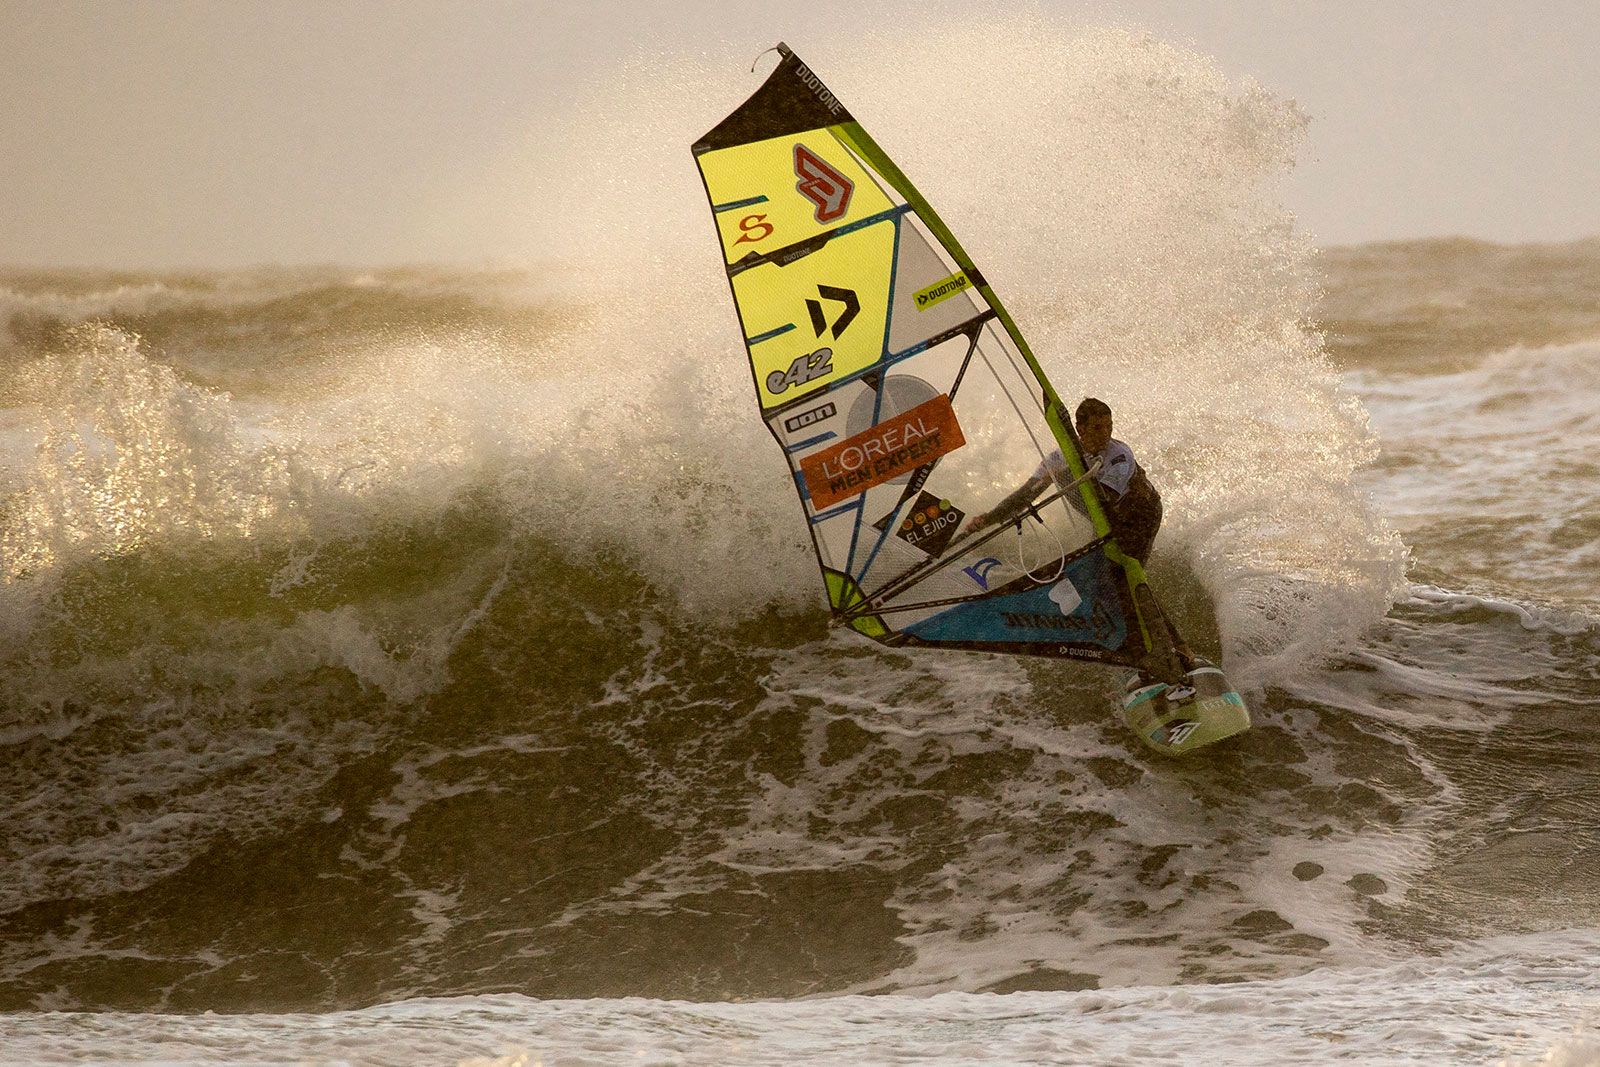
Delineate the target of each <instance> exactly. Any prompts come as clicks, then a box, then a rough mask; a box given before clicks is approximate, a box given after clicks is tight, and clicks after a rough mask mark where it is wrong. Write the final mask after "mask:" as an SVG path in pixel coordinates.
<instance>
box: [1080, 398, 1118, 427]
mask: <svg viewBox="0 0 1600 1067" xmlns="http://www.w3.org/2000/svg"><path fill="white" fill-rule="evenodd" d="M1097 415H1104V416H1105V417H1106V418H1108V419H1109V418H1110V417H1111V408H1110V407H1109V406H1107V404H1106V402H1105V401H1104V400H1096V399H1095V398H1094V397H1092V396H1086V397H1084V398H1083V403H1081V404H1079V405H1078V410H1077V411H1075V412H1073V414H1072V421H1073V422H1082V421H1084V420H1085V419H1092V418H1094V417H1095V416H1097Z"/></svg>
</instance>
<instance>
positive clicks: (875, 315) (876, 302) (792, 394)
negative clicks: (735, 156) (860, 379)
mask: <svg viewBox="0 0 1600 1067" xmlns="http://www.w3.org/2000/svg"><path fill="white" fill-rule="evenodd" d="M894 249H895V225H894V220H893V219H892V218H890V219H885V220H883V221H881V222H875V223H872V224H871V225H867V226H863V227H862V228H860V229H859V230H856V231H854V232H853V233H847V234H845V235H844V236H842V237H836V238H834V239H833V240H830V241H828V242H827V243H826V244H825V245H823V246H822V247H821V248H819V249H817V250H816V251H815V252H812V253H811V254H809V255H807V256H805V257H803V258H801V259H797V260H795V261H794V262H792V263H789V264H788V265H786V266H779V265H778V264H776V263H761V264H759V265H757V266H755V267H752V268H751V269H749V270H745V271H741V272H740V273H738V274H735V275H734V276H733V293H734V299H735V301H736V302H737V303H738V305H739V317H740V319H741V321H743V323H744V327H745V337H746V338H747V339H748V340H749V342H750V345H749V348H750V362H751V365H752V366H753V367H754V369H755V376H756V395H757V396H758V398H759V399H760V402H761V407H762V409H763V410H765V409H768V408H774V407H777V406H778V405H780V404H787V403H789V402H790V401H792V400H794V399H796V398H798V397H801V396H804V395H806V394H807V393H810V392H812V391H814V390H816V389H819V388H821V387H822V386H824V385H827V384H828V383H829V382H832V381H836V380H838V379H839V378H841V377H845V376H847V375H851V374H854V373H856V372H857V371H861V370H865V369H866V368H867V367H870V366H871V365H872V364H874V363H876V362H878V361H879V360H880V359H882V358H883V354H884V352H883V339H884V333H885V325H886V321H887V317H888V314H889V282H890V268H891V267H892V266H893V263H894Z"/></svg>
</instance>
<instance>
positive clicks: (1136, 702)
mask: <svg viewBox="0 0 1600 1067" xmlns="http://www.w3.org/2000/svg"><path fill="white" fill-rule="evenodd" d="M1185 680H1186V681H1187V683H1188V687H1189V688H1192V689H1193V690H1194V692H1193V693H1192V694H1188V695H1185V696H1183V697H1182V698H1181V699H1174V698H1173V697H1172V695H1171V694H1172V692H1173V687H1172V686H1171V685H1169V684H1168V683H1166V682H1158V681H1153V680H1151V679H1150V678H1149V677H1148V676H1146V675H1143V674H1134V675H1132V676H1130V677H1129V679H1128V683H1127V686H1126V688H1125V689H1124V691H1123V697H1122V720H1123V722H1125V723H1127V724H1128V728H1129V729H1131V730H1132V731H1133V732H1134V733H1136V734H1138V735H1139V739H1140V740H1141V741H1143V742H1144V743H1145V744H1147V745H1149V746H1150V747H1151V748H1153V749H1155V750H1156V751H1157V752H1161V753H1164V754H1165V755H1168V756H1183V755H1187V754H1188V753H1190V752H1193V751H1194V750H1195V749H1197V748H1203V747H1205V746H1206V745H1210V744H1215V743H1216V742H1218V741H1222V740H1224V739H1226V738H1229V737H1234V736H1236V735H1238V734H1242V733H1244V732H1245V731H1246V730H1248V729H1250V709H1249V708H1247V707H1245V703H1244V698H1243V697H1241V696H1239V694H1238V693H1236V692H1234V689H1233V686H1232V685H1231V684H1230V683H1229V682H1228V679H1227V677H1226V676H1224V675H1223V673H1222V670H1221V668H1219V667H1217V666H1216V665H1215V664H1213V663H1211V662H1210V661H1208V660H1203V659H1202V660H1199V661H1198V664H1197V665H1196V667H1195V669H1194V670H1192V671H1190V672H1189V673H1188V674H1187V675H1185Z"/></svg>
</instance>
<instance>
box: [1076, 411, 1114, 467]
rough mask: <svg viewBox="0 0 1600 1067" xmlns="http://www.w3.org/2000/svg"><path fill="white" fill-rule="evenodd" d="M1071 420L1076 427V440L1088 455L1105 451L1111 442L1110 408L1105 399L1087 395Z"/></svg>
mask: <svg viewBox="0 0 1600 1067" xmlns="http://www.w3.org/2000/svg"><path fill="white" fill-rule="evenodd" d="M1072 421H1073V422H1074V423H1076V424H1077V427H1078V440H1079V441H1081V442H1083V450H1084V452H1086V453H1088V454H1089V455H1091V456H1092V455H1095V454H1096V453H1099V452H1103V451H1105V447H1106V445H1108V444H1110V443H1111V409H1110V408H1109V407H1107V406H1106V403H1105V401H1103V400H1096V399H1095V398H1094V397H1092V396H1091V397H1087V398H1085V399H1084V401H1083V403H1081V404H1079V405H1078V410H1077V411H1076V412H1075V413H1074V414H1073V416H1072Z"/></svg>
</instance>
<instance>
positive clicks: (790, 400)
mask: <svg viewBox="0 0 1600 1067" xmlns="http://www.w3.org/2000/svg"><path fill="white" fill-rule="evenodd" d="M777 51H778V53H779V55H780V57H781V59H780V62H779V63H778V66H777V69H776V70H774V71H773V73H772V75H771V76H770V77H768V78H767V80H766V82H765V83H764V84H763V85H762V86H761V88H759V89H757V90H756V92H755V94H754V95H752V96H751V97H750V98H749V99H748V100H746V101H745V102H744V104H743V105H741V106H740V107H739V108H738V109H737V110H735V111H734V112H733V113H732V114H731V115H729V116H728V117H727V118H726V119H724V120H723V121H722V122H721V123H719V124H718V125H717V127H716V128H715V129H713V130H712V131H711V132H710V133H707V134H706V135H705V136H704V137H702V138H701V139H700V140H699V141H697V142H696V143H695V145H694V147H693V151H694V156H695V160H696V162H697V163H698V164H699V167H700V174H701V177H702V178H703V179H704V182H705V188H706V195H707V196H708V197H709V198H710V201H711V211H712V215H713V217H714V219H715V221H716V226H717V233H718V235H719V236H720V238H721V243H722V251H723V259H724V263H725V266H726V268H727V274H728V281H729V284H730V285H731V287H732V290H733V299H734V303H735V305H736V306H737V308H738V312H739V320H740V323H741V324H742V326H743V329H744V339H745V345H746V347H747V349H748V351H749V356H750V369H751V371H752V373H753V375H754V380H755V390H756V399H757V402H758V404H759V406H760V410H761V416H762V418H763V419H764V420H765V421H766V424H767V427H768V429H769V430H771V432H772V436H773V437H774V438H775V439H776V440H777V442H778V444H779V446H780V447H781V448H782V449H783V453H784V456H785V457H786V458H787V460H788V463H789V469H790V471H791V473H792V476H793V478H794V485H795V489H796V491H797V492H798V495H799V498H800V500H801V502H802V504H803V506H804V510H805V520H806V523H807V526H808V527H809V529H810V532H811V540H812V544H813V545H814V546H815V549H816V554H817V561H818V563H819V564H820V566H821V568H822V578H823V582H824V585H825V586H826V590H827V594H828V600H829V603H830V604H831V605H832V608H833V613H834V617H835V620H836V621H837V622H839V623H842V624H844V625H848V626H850V627H852V628H853V629H855V630H856V631H857V632H859V633H861V634H864V635H866V636H867V637H870V638H874V639H876V640H878V641H881V642H883V643H885V644H889V645H897V646H905V645H925V646H939V647H945V648H960V649H973V650H983V651H993V652H1009V653H1021V654H1026V655H1040V656H1054V657H1063V658H1067V659H1085V660H1096V661H1101V662H1112V663H1123V664H1128V665H1140V664H1143V663H1145V662H1147V657H1148V656H1149V654H1150V652H1151V650H1152V649H1153V648H1154V647H1155V646H1154V644H1153V640H1160V639H1162V638H1164V636H1165V635H1164V634H1162V633H1160V632H1159V630H1160V628H1159V625H1158V624H1156V623H1155V620H1154V618H1153V617H1152V609H1151V607H1150V605H1151V601H1150V600H1149V598H1148V594H1147V591H1146V590H1145V589H1143V585H1144V571H1143V568H1142V567H1141V566H1140V565H1139V563H1138V561H1136V560H1134V559H1132V558H1130V557H1125V556H1124V555H1123V553H1122V552H1121V551H1120V550H1119V549H1118V547H1117V545H1116V542H1115V540H1114V539H1113V538H1112V537H1111V536H1110V529H1109V527H1108V526H1107V523H1106V516H1105V511H1104V509H1103V507H1102V505H1101V501H1100V498H1099V496H1098V490H1097V489H1096V487H1095V483H1094V480H1093V478H1092V477H1088V476H1086V472H1085V467H1084V460H1083V454H1082V450H1081V448H1080V447H1079V444H1078V441H1077V437H1076V435H1075V433H1074V432H1073V429H1072V426H1071V423H1070V422H1069V421H1068V420H1067V418H1066V417H1065V415H1064V413H1063V408H1062V405H1061V402H1060V399H1059V398H1058V397H1057V395H1056V392H1055V390H1054V389H1053V388H1052V387H1051V385H1050V382H1049V380H1048V379H1047V378H1046V377H1045V375H1044V372H1043V370H1041V369H1040V366H1039V363H1038V361H1037V360H1036V359H1035V358H1034V356H1033V353H1032V352H1031V351H1030V350H1029V348H1028V345H1027V342H1026V341H1024V340H1023V337H1022V333H1021V331H1019V330H1018V329H1017V325H1016V323H1015V322H1013V321H1012V319H1011V316H1010V315H1009V314H1007V312H1006V309H1005V307H1004V306H1003V305H1002V304H1001V303H1000V300H999V298H998V297H997V296H995V293H994V290H993V289H992V288H991V287H990V285H989V284H988V282H987V281H986V280H985V279H984V277H983V274H982V273H981V272H980V271H979V270H978V269H977V267H976V266H975V265H974V264H973V262H972V260H971V259H970V258H969V257H968V256H967V254H966V252H965V251H963V250H962V248H961V245H960V243H959V242H957V241H956V239H955V236H954V235H953V234H951V232H950V230H949V229H948V228H947V227H946V226H945V224H944V223H943V222H942V221H940V219H939V216H938V215H937V214H935V213H934V211H933V209H932V208H931V207H930V206H929V205H928V202H927V201H926V200H924V199H923V197H922V195H921V194H920V193H918V192H917V189H916V187H915V186H913V185H912V184H911V182H910V180H909V179H907V178H906V176H905V175H904V174H903V173H901V171H900V168H899V167H897V166H895V164H894V163H893V162H892V161H891V160H890V159H889V157H888V156H887V155H886V154H885V153H884V151H883V149H881V148H880V147H878V144H877V143H876V142H875V141H873V139H872V138H871V137H870V136H868V135H867V133H866V131H865V130H863V129H862V128H861V126H860V125H859V124H858V123H857V122H856V121H855V119H853V118H852V117H851V115H850V113H849V111H847V110H846V109H845V107H844V104H843V103H841V102H840V101H839V99H838V98H837V97H836V96H835V95H834V94H833V93H832V92H830V91H829V90H828V88H827V86H825V85H824V84H823V83H822V81H821V80H820V79H819V78H818V77H817V75H816V74H815V73H814V72H813V71H812V70H811V69H810V68H808V67H807V66H806V65H805V64H804V63H802V62H801V61H800V60H799V59H798V58H797V57H796V56H795V54H794V53H793V52H792V51H791V50H790V49H789V48H788V47H786V46H785V45H783V44H779V45H778V46H777ZM1056 451H1059V452H1060V457H1061V458H1060V460H1053V462H1052V461H1051V457H1052V453H1054V452H1056ZM1063 460H1064V468H1065V473H1062V474H1061V475H1060V476H1059V478H1058V483H1059V487H1058V488H1057V489H1056V490H1054V491H1052V492H1049V493H1047V494H1045V496H1044V497H1043V499H1042V500H1040V501H1038V502H1036V503H1035V505H1034V507H1033V508H1032V511H1031V514H1029V515H1027V516H1026V517H1025V518H1024V519H1023V520H1022V521H1021V522H1020V523H1017V524H1014V525H1013V524H1008V525H1006V526H1001V527H999V528H995V529H990V530H987V531H984V532H981V533H975V534H966V533H963V532H962V526H963V523H964V522H965V520H966V519H967V518H968V517H969V516H974V515H977V514H979V513H982V512H987V511H989V510H991V509H993V508H994V507H995V506H996V505H997V504H998V503H999V502H1000V501H1001V500H1002V499H1003V498H1004V497H1006V495H1007V494H1008V493H1009V492H1011V490H1012V489H1014V488H1015V487H1016V486H1018V485H1020V484H1021V483H1022V482H1023V481H1025V480H1026V479H1027V478H1028V477H1030V476H1031V475H1033V474H1034V473H1035V472H1036V471H1037V470H1038V469H1040V467H1041V465H1042V464H1047V462H1049V467H1050V469H1053V470H1061V469H1062V467H1063V464H1062V461H1063Z"/></svg>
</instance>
